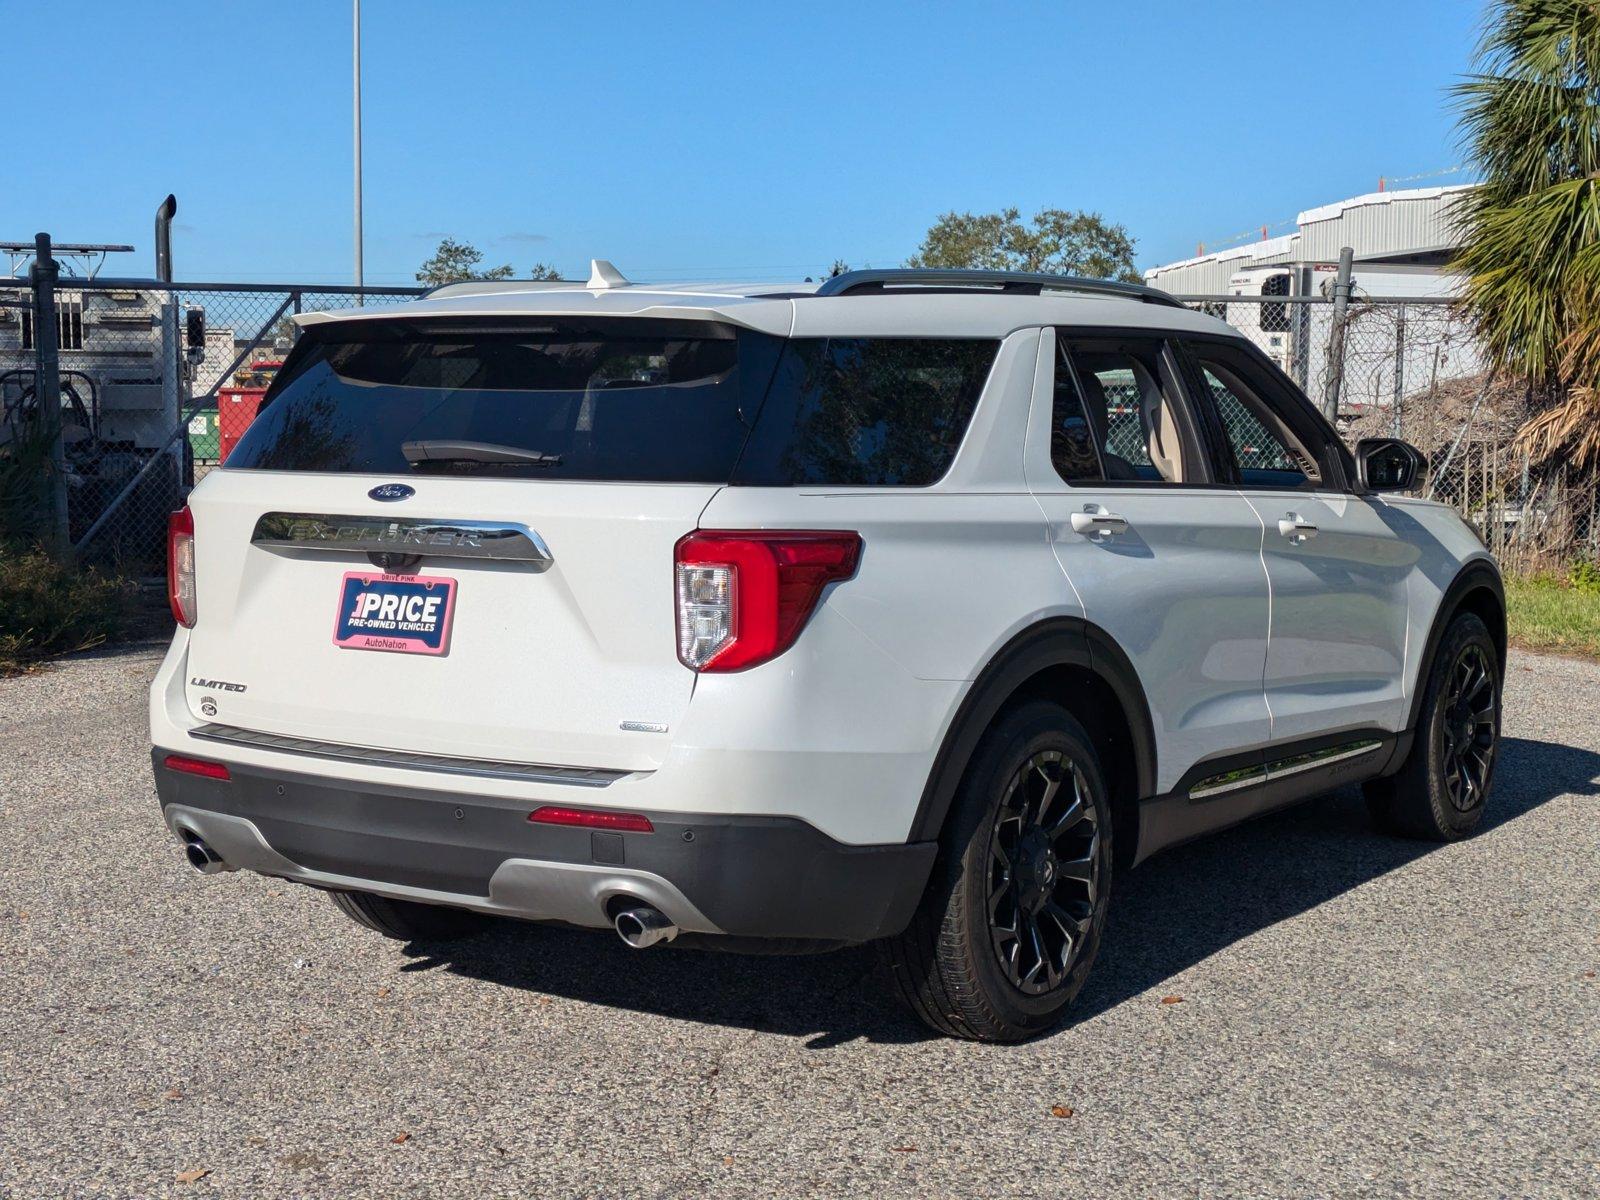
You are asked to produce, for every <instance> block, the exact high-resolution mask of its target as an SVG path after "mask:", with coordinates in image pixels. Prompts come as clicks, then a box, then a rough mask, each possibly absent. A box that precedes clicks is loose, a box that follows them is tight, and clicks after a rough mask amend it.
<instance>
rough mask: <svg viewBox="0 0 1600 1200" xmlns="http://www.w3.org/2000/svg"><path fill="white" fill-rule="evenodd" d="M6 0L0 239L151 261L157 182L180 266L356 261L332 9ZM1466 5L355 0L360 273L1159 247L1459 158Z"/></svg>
mask: <svg viewBox="0 0 1600 1200" xmlns="http://www.w3.org/2000/svg"><path fill="white" fill-rule="evenodd" d="M0 11H4V13H5V17H4V23H5V28H6V31H7V34H8V37H7V42H8V44H9V45H10V46H11V47H12V48H13V51H14V53H12V54H11V55H9V56H8V61H7V68H6V76H7V78H8V80H9V81H10V83H11V85H12V86H11V87H9V88H8V89H7V92H8V95H9V96H10V98H11V103H10V104H9V105H8V112H9V116H8V119H7V123H6V124H7V137H6V141H7V151H8V153H7V156H6V157H7V170H6V172H5V178H4V185H3V186H0V240H14V239H22V238H31V237H32V235H33V234H34V233H35V232H36V231H38V230H48V231H49V232H51V233H52V234H53V235H54V236H55V237H56V238H57V240H60V241H108V242H129V243H132V244H133V245H134V246H136V247H137V251H138V252H137V254H135V255H132V256H123V263H122V265H121V266H119V267H117V268H115V269H116V271H117V273H126V274H136V273H137V274H144V273H148V272H149V271H150V270H151V268H152V260H153V255H152V252H151V222H152V218H153V214H154V211H155V207H156V205H157V203H158V202H159V201H160V199H161V197H162V196H164V195H165V194H166V193H167V192H168V191H172V192H175V193H176V194H177V196H178V201H179V214H178V219H177V228H176V231H175V235H174V259H175V262H176V265H177V273H178V276H179V277H180V278H183V279H262V280H272V281H289V280H293V281H307V282H320V281H348V280H349V278H350V272H351V195H350V192H351V149H350V140H351V139H350V5H349V3H348V0H277V2H276V3H272V4H249V3H242V2H236V0H163V2H162V3H160V4H127V3H121V2H117V0H81V2H80V3H76V4H71V5H64V4H48V3H25V2H24V0H0ZM1481 19H1482V6H1481V5H1480V3H1478V0H1387V2H1377V0H1343V2H1317V3H1313V2H1309V0H1307V2H1302V3H1276V2H1270V0H1256V2H1250V3H1246V2H1243V0H1237V2H1236V0H1126V2H1125V3H1099V2H1095V3H1090V2H1088V0H1075V2H1057V3H1041V4H1021V3H1019V4H986V5H981V6H980V5H977V4H961V5H958V4H919V5H910V4H904V5H902V4H889V3H873V2H871V0H855V2H854V3H833V2H826V3H823V2H816V0H812V2H808V3H804V4H798V3H788V4H779V3H768V2H753V0H746V2H745V3H697V2H693V0H674V2H672V3H657V4H643V3H640V4H626V5H625V4H620V3H585V4H577V3H573V4H557V3H553V2H543V0H540V2H532V0H524V2H517V0H454V2H453V3H446V2H444V0H436V2H434V3H426V2H423V0H365V3H364V39H363V52H364V60H365V61H364V68H365V72H364V81H365V82H364V93H363V105H364V109H365V137H366V180H365V191H366V256H367V257H366V261H367V280H368V282H374V283H404V282H410V281H411V278H412V275H413V273H414V271H415V270H416V267H417V264H418V263H420V262H421V260H422V259H423V258H425V257H427V255H428V254H429V253H430V251H431V249H432V247H433V245H434V244H436V243H437V241H438V239H439V237H440V236H441V235H443V234H450V235H452V236H454V237H456V238H459V239H464V240H467V241H471V242H473V243H475V244H476V245H478V246H479V247H481V248H482V249H483V250H484V251H485V252H486V254H487V256H488V260H489V261H490V262H495V263H498V262H502V261H508V262H511V263H512V264H514V265H515V266H516V267H517V268H518V270H519V272H521V271H525V270H526V269H527V268H528V266H529V265H530V264H532V263H533V262H534V261H536V260H541V259H542V260H546V261H549V262H552V263H554V264H555V265H556V266H557V267H559V268H561V269H562V270H563V271H566V272H568V273H572V272H576V271H579V270H581V269H583V268H584V267H585V266H586V265H587V261H588V259H589V258H590V257H593V256H598V257H607V258H611V259H614V260H615V261H616V262H617V264H618V265H619V266H620V267H621V268H622V270H623V271H624V272H625V273H627V274H628V275H629V276H631V277H633V278H640V279H650V278H657V279H661V278H669V277H672V278H707V279H710V278H774V279H798V278H801V277H803V276H804V275H806V274H808V273H813V274H814V273H816V272H818V271H822V270H825V269H826V268H827V267H828V265H829V264H830V263H831V262H832V261H833V260H834V259H835V258H843V259H845V260H846V261H848V262H850V263H852V264H854V265H856V266H861V265H865V264H869V263H870V264H872V265H875V266H891V265H894V264H895V263H897V262H899V261H900V260H901V259H903V258H904V257H905V256H906V255H908V254H910V253H912V252H914V251H915V249H916V247H917V245H918V243H919V241H920V240H921V236H922V233H923V232H924V231H925V230H926V228H927V227H928V225H929V224H930V223H931V222H932V221H933V220H934V219H935V218H936V217H937V216H938V215H939V214H940V213H942V212H945V211H947V210H950V209H957V210H973V211H989V210H993V209H996V208H999V207H1002V206H1005V205H1011V204H1014V205H1018V206H1020V207H1021V208H1022V209H1023V210H1024V212H1028V211H1031V210H1032V209H1035V208H1038V207H1045V206H1052V207H1060V208H1085V209H1090V210H1096V211H1099V212H1101V213H1103V214H1104V215H1105V216H1106V217H1107V218H1109V219H1111V220H1115V221H1120V222H1122V223H1123V224H1125V225H1126V226H1127V227H1128V229H1129V231H1130V232H1131V233H1132V234H1133V235H1134V237H1135V238H1136V239H1137V240H1138V245H1139V252H1138V260H1139V263H1140V265H1141V266H1150V265H1154V264H1156V263H1159V262H1163V261H1168V260H1171V259H1174V258H1181V257H1185V256H1187V255H1189V254H1192V253H1193V252H1194V248H1195V244H1196V243H1197V242H1199V241H1205V242H1207V243H1208V244H1209V245H1211V246H1212V247H1213V248H1214V247H1215V246H1216V245H1218V244H1220V243H1222V242H1224V241H1225V240H1227V239H1229V238H1230V237H1232V236H1233V235H1236V234H1239V233H1242V232H1243V231H1245V230H1251V229H1255V228H1257V227H1259V226H1261V225H1263V224H1269V225H1276V224H1277V223H1279V222H1285V221H1292V220H1293V218H1294V215H1295V213H1296V212H1298V211H1300V210H1301V209H1304V208H1309V207H1311V206H1313V205H1316V204H1321V203H1326V202H1328V201H1331V200H1335V199H1339V198H1341V197H1344V196H1347V195H1353V194H1357V193H1360V192H1365V191H1370V190H1373V189H1374V188H1375V186H1376V184H1377V179H1378V176H1379V175H1387V176H1389V177H1390V178H1391V179H1394V178H1396V177H1404V176H1412V175H1419V174H1425V173H1432V172H1436V171H1439V170H1441V169H1443V168H1447V167H1451V166H1454V165H1456V164H1458V163H1459V162H1460V161H1461V153H1460V148H1459V145H1458V143H1457V140H1456V135H1455V131H1454V127H1453V121H1452V118H1451V114H1450V110H1449V101H1448V97H1447V95H1446V89H1447V88H1448V86H1449V85H1450V84H1451V83H1452V82H1453V81H1454V80H1455V79H1456V78H1458V77H1459V76H1460V75H1461V73H1462V72H1464V71H1465V70H1466V69H1467V66H1468V63H1469V60H1470V55H1471V51H1472V47H1473V45H1474V43H1475V41H1476V38H1477V35H1478V32H1479V22H1480V21H1481ZM40 43H43V44H45V45H47V46H49V47H51V49H50V51H49V54H48V62H49V66H48V67H47V68H41V67H40V66H38V65H37V63H36V58H35V56H34V55H33V54H32V52H31V48H32V47H33V46H35V45H37V44H40ZM30 96H37V97H39V98H40V100H41V104H40V107H39V108H38V109H37V112H36V114H34V113H30V112H29V108H28V105H27V98H28V97H30ZM1463 178H1464V176H1462V175H1459V174H1458V175H1452V176H1445V177H1441V178H1437V179H1429V180H1426V181H1424V182H1426V183H1451V182H1457V181H1459V180H1461V179H1463ZM1275 231H1276V230H1275Z"/></svg>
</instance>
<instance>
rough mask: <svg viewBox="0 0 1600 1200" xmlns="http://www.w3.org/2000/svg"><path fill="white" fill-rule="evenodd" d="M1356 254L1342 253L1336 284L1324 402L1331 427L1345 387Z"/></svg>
mask: <svg viewBox="0 0 1600 1200" xmlns="http://www.w3.org/2000/svg"><path fill="white" fill-rule="evenodd" d="M1355 257H1356V252H1355V251H1354V250H1353V249H1352V248H1351V247H1349V246H1345V247H1344V248H1343V249H1341V250H1340V251H1339V273H1338V274H1337V275H1336V276H1335V277H1334V281H1333V328H1332V329H1331V330H1330V331H1329V333H1328V385H1327V389H1326V391H1325V392H1324V393H1323V398H1322V414H1323V416H1325V417H1327V418H1328V423H1329V424H1330V425H1336V424H1337V422H1338V420H1339V392H1340V389H1341V388H1342V387H1343V386H1344V334H1345V324H1346V322H1347V321H1348V320H1349V313H1350V293H1351V291H1352V290H1353V288H1354V283H1353V279H1352V276H1353V274H1354V270H1355Z"/></svg>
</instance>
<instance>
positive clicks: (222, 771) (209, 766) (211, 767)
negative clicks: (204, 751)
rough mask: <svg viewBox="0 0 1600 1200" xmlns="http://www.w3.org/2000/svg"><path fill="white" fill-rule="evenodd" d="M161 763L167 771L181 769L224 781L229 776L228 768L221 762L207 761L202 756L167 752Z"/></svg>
mask: <svg viewBox="0 0 1600 1200" xmlns="http://www.w3.org/2000/svg"><path fill="white" fill-rule="evenodd" d="M161 765H162V766H164V767H166V768H167V770H169V771H182V772H183V773H184V774H185V775H202V776H204V777H205V778H207V779H220V780H222V781H223V782H224V783H226V782H227V781H228V780H229V778H231V777H230V776H229V774H228V768H227V767H226V766H224V765H223V764H222V763H218V762H207V761H206V760H205V759H203V758H185V757H184V756H183V755H181V754H169V755H167V757H166V758H164V759H162V761H161Z"/></svg>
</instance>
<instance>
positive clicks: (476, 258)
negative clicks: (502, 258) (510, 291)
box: [417, 238, 516, 287]
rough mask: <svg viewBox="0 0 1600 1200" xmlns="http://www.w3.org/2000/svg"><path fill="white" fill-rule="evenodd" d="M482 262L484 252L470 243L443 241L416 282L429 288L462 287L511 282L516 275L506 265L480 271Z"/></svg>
mask: <svg viewBox="0 0 1600 1200" xmlns="http://www.w3.org/2000/svg"><path fill="white" fill-rule="evenodd" d="M482 261H483V251H482V250H479V249H478V248H477V247H476V246H474V245H472V244H471V243H470V242H458V241H456V240H455V238H445V239H444V240H443V241H441V242H440V243H439V248H438V249H437V250H435V251H434V252H433V257H432V258H430V259H428V261H427V262H425V263H423V264H422V266H421V268H420V269H418V271H417V282H418V283H425V284H427V285H428V286H429V287H441V286H443V285H444V284H447V283H464V282H466V281H468V280H472V279H510V278H511V277H512V275H514V274H515V273H516V272H514V271H513V270H512V269H511V266H510V264H509V263H508V264H506V265H504V266H499V267H490V268H488V269H487V270H480V269H479V267H478V264H479V263H481V262H482Z"/></svg>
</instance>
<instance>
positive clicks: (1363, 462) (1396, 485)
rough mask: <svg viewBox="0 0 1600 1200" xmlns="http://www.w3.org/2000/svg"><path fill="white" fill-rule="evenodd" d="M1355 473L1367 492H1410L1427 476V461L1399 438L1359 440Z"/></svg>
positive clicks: (1415, 449)
mask: <svg viewBox="0 0 1600 1200" xmlns="http://www.w3.org/2000/svg"><path fill="white" fill-rule="evenodd" d="M1356 471H1357V473H1358V474H1359V475H1360V477H1361V486H1362V487H1363V488H1365V489H1366V490H1367V491H1369V492H1409V491H1411V490H1412V489H1413V488H1414V487H1416V486H1417V484H1419V483H1421V482H1422V480H1423V479H1424V478H1425V477H1426V476H1427V474H1428V460H1427V459H1426V458H1424V457H1423V455H1422V451H1420V450H1418V449H1417V448H1416V447H1415V446H1413V445H1412V444H1411V443H1410V442H1402V441H1401V440H1400V439H1399V438H1362V439H1361V440H1360V441H1359V442H1357V443H1356Z"/></svg>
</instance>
